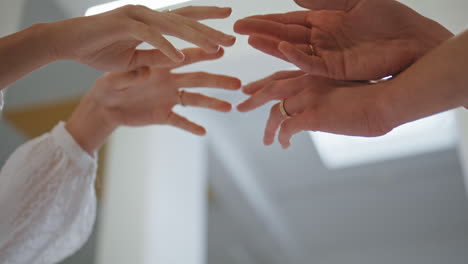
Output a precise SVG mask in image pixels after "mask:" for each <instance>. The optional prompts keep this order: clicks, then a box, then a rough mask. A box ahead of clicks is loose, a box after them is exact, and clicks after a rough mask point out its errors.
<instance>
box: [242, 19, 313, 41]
mask: <svg viewBox="0 0 468 264" xmlns="http://www.w3.org/2000/svg"><path fill="white" fill-rule="evenodd" d="M234 31H235V32H236V33H239V34H242V35H252V34H261V35H266V36H269V37H274V38H276V39H278V40H283V41H288V42H291V43H298V44H299V43H305V44H307V43H309V39H310V29H309V28H307V27H304V26H300V25H285V24H281V23H278V22H273V21H268V20H261V19H241V20H239V21H237V22H236V24H235V25H234Z"/></svg>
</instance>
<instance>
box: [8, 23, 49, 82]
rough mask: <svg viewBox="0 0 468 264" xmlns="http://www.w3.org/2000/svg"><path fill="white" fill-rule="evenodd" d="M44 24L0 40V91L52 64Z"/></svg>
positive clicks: (47, 35)
mask: <svg viewBox="0 0 468 264" xmlns="http://www.w3.org/2000/svg"><path fill="white" fill-rule="evenodd" d="M46 28H47V26H46V24H36V25H33V26H31V27H29V28H26V29H24V30H22V31H20V32H18V33H15V34H12V35H9V36H6V37H3V38H0V58H1V63H0V89H3V88H5V87H7V86H8V85H10V84H12V83H13V82H15V81H16V80H18V79H20V78H21V77H23V76H24V75H26V74H28V73H30V72H32V71H34V70H36V69H38V68H40V67H41V66H43V65H46V64H48V63H50V62H52V61H53V60H54V59H53V56H52V51H51V50H50V48H51V47H52V45H51V43H48V40H49V39H51V38H50V36H49V34H48V31H47V30H46Z"/></svg>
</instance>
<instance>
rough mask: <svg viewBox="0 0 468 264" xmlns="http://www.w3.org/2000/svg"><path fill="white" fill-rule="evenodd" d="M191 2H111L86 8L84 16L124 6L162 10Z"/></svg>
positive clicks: (135, 0)
mask: <svg viewBox="0 0 468 264" xmlns="http://www.w3.org/2000/svg"><path fill="white" fill-rule="evenodd" d="M190 1H191V0H119V1H113V2H109V3H105V4H102V5H97V6H93V7H90V8H88V10H86V13H85V15H86V16H92V15H97V14H100V13H104V12H107V11H110V10H113V9H116V8H119V7H122V6H125V5H144V6H147V7H149V8H151V9H155V10H156V9H163V8H167V7H169V6H173V5H178V4H182V3H186V2H190Z"/></svg>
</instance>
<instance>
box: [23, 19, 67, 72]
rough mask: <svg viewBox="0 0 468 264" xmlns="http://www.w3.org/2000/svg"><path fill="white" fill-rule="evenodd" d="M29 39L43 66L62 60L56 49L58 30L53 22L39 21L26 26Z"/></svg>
mask: <svg viewBox="0 0 468 264" xmlns="http://www.w3.org/2000/svg"><path fill="white" fill-rule="evenodd" d="M25 31H26V32H27V34H25V35H27V36H29V39H28V40H27V41H28V42H29V43H31V44H32V45H31V49H32V50H33V51H35V55H36V56H35V59H36V60H37V61H39V62H40V64H41V66H43V65H47V64H49V63H52V62H54V61H57V60H60V58H59V57H58V56H57V50H56V45H55V42H56V38H57V37H56V32H54V27H53V26H52V23H37V24H33V25H31V26H30V27H28V28H26V29H25ZM33 46H34V47H33Z"/></svg>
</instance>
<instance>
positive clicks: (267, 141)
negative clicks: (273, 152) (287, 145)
mask: <svg viewBox="0 0 468 264" xmlns="http://www.w3.org/2000/svg"><path fill="white" fill-rule="evenodd" d="M271 144H273V140H272V139H271V138H269V137H268V138H267V137H264V138H263V145H265V146H271Z"/></svg>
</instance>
